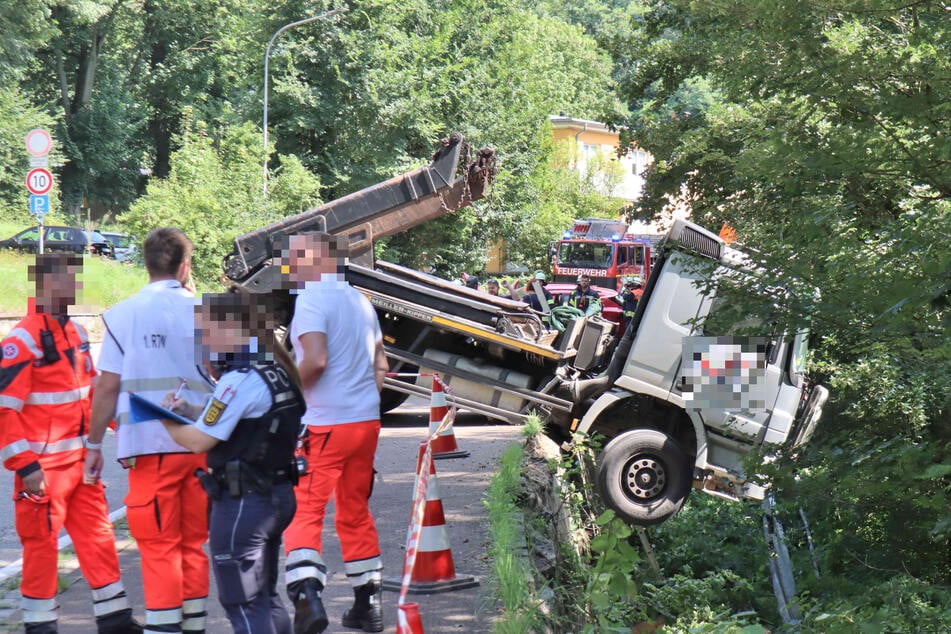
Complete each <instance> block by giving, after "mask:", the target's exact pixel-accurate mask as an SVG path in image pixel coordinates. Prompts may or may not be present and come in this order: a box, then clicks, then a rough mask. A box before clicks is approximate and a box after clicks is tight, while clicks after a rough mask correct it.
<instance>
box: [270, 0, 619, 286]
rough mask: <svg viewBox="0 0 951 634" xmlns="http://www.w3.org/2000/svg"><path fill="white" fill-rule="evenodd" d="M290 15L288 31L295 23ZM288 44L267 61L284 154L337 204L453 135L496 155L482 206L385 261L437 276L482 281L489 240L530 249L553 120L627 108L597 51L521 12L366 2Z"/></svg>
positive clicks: (495, 5) (404, 238) (461, 2)
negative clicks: (477, 275)
mask: <svg viewBox="0 0 951 634" xmlns="http://www.w3.org/2000/svg"><path fill="white" fill-rule="evenodd" d="M291 6H292V5H288V6H287V8H284V9H282V10H281V15H282V18H281V19H282V20H285V21H290V20H291V19H292V18H297V19H299V17H300V16H299V10H297V9H296V5H293V6H294V10H293V11H291V10H290V8H291ZM282 38H286V39H282V41H281V44H280V46H278V47H277V48H276V49H275V51H274V53H272V58H271V62H272V65H271V77H272V80H273V93H272V101H271V104H272V105H273V107H272V109H271V121H272V130H273V136H274V138H275V139H277V142H276V147H277V148H278V149H279V150H281V151H285V152H288V153H294V154H297V155H300V156H302V157H305V158H304V160H305V161H306V163H307V165H308V166H309V167H311V168H312V169H314V170H315V171H316V172H317V173H318V174H320V176H321V180H322V182H324V183H326V184H327V187H328V190H327V191H328V197H331V198H335V197H338V196H340V195H343V194H346V193H349V192H351V191H355V190H357V189H360V188H362V187H365V186H367V185H370V184H373V183H376V182H379V181H381V180H384V179H386V178H389V177H391V176H392V175H393V174H394V173H399V172H402V171H406V170H408V169H411V168H413V167H415V166H418V165H420V164H421V163H423V162H425V161H427V160H428V158H429V156H430V155H431V154H432V151H433V148H434V147H436V141H437V140H438V139H439V138H440V137H443V136H446V135H447V134H448V133H449V132H451V131H453V130H457V131H460V132H462V133H463V134H464V135H465V136H466V137H467V139H469V141H470V142H471V143H473V144H475V145H479V146H481V145H491V146H493V147H495V148H496V150H497V153H498V155H499V156H500V157H501V170H500V174H499V178H498V180H497V182H496V184H495V187H494V189H493V191H492V192H491V195H490V198H489V201H488V202H487V203H485V204H481V205H479V206H478V207H477V209H476V210H466V211H463V212H461V213H456V214H454V215H453V216H452V217H450V218H445V219H441V220H438V221H434V222H430V223H427V225H426V228H425V230H415V231H409V232H406V233H405V234H402V235H399V236H395V237H393V238H391V239H390V240H388V241H387V243H386V245H385V247H384V248H383V249H382V253H383V255H384V257H387V258H389V259H395V260H397V261H400V262H402V263H404V264H408V265H411V266H414V265H416V264H417V262H418V260H419V257H420V256H421V255H422V254H424V253H425V255H426V257H427V258H428V262H429V264H431V265H434V266H435V268H436V270H437V272H438V273H439V274H441V275H447V276H452V275H455V274H456V273H458V271H459V270H461V269H468V270H473V269H479V268H481V267H482V266H483V262H482V255H481V254H482V253H484V251H485V247H486V244H487V242H488V241H489V240H490V239H492V238H494V237H504V238H506V239H508V240H511V241H512V242H513V243H517V242H518V241H519V240H522V239H523V235H522V232H521V229H522V228H524V227H525V226H531V225H532V218H533V217H534V215H535V212H536V210H537V206H536V201H537V199H538V192H536V191H534V181H533V178H532V173H533V172H534V170H536V169H547V165H548V160H547V156H546V155H545V150H544V148H545V147H546V138H545V135H546V133H547V132H546V130H545V128H544V126H545V122H546V121H547V117H548V115H550V114H553V113H555V112H558V111H560V110H569V111H571V112H572V113H573V114H575V115H577V116H586V117H590V118H599V116H600V115H601V113H603V112H609V111H613V110H617V109H618V108H619V106H618V104H617V101H616V100H615V99H614V98H613V96H612V95H611V93H610V90H609V88H610V78H609V76H608V74H609V70H610V62H609V60H608V59H607V58H606V57H605V56H604V55H603V54H602V53H600V52H599V51H598V49H597V46H596V44H595V43H594V42H593V41H592V40H591V39H590V38H589V37H587V36H585V35H584V34H583V33H582V31H581V29H580V28H579V27H574V26H570V25H567V24H565V23H564V22H562V21H560V20H557V19H553V18H545V17H539V16H538V15H537V14H535V13H534V12H532V11H531V10H528V9H526V8H523V7H522V6H521V4H520V3H514V2H490V3H485V2H474V1H472V0H454V1H447V2H442V3H436V4H432V3H424V2H409V3H407V2H394V1H390V0H378V1H367V2H357V3H355V4H351V8H350V10H349V11H348V12H347V13H346V14H344V15H342V16H335V17H334V18H332V19H329V20H324V21H319V22H315V23H312V24H309V25H305V26H302V27H300V28H299V29H295V30H294V31H291V32H288V33H286V34H285V35H284V36H282ZM539 166H542V167H541V168H540V167H539ZM562 230H563V227H558V228H557V229H554V230H553V231H554V232H557V233H560V232H561V231H562ZM523 245H524V246H523V247H522V248H523V250H525V251H528V250H529V247H528V245H527V243H524V242H523ZM532 249H534V250H535V251H537V250H538V245H533V246H532Z"/></svg>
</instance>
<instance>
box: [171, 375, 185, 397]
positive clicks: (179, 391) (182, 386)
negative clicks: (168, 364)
mask: <svg viewBox="0 0 951 634" xmlns="http://www.w3.org/2000/svg"><path fill="white" fill-rule="evenodd" d="M187 385H188V381H186V380H185V379H182V382H181V383H179V384H178V389H177V390H175V393H174V394H172V401H173V402H174V401H177V400H178V399H180V398H181V397H182V390H184V389H185V387H186V386H187Z"/></svg>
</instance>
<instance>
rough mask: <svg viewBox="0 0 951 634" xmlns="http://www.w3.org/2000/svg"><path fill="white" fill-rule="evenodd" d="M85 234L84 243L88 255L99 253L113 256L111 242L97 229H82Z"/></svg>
mask: <svg viewBox="0 0 951 634" xmlns="http://www.w3.org/2000/svg"><path fill="white" fill-rule="evenodd" d="M83 233H85V234H86V243H87V248H88V250H89V254H90V255H100V256H103V257H107V258H111V257H114V256H113V249H112V242H110V241H109V240H107V239H106V237H105V236H104V235H102V234H101V233H99V232H98V231H83Z"/></svg>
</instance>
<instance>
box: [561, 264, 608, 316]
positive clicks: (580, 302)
mask: <svg viewBox="0 0 951 634" xmlns="http://www.w3.org/2000/svg"><path fill="white" fill-rule="evenodd" d="M568 305H569V306H573V307H575V308H577V309H578V310H580V311H581V313H582V314H583V315H585V316H591V315H600V314H601V296H600V295H598V292H597V291H595V290H594V289H593V288H591V277H590V276H589V275H585V274H584V273H582V274H581V275H579V276H578V286H576V287H575V290H573V291H571V295H569V296H568Z"/></svg>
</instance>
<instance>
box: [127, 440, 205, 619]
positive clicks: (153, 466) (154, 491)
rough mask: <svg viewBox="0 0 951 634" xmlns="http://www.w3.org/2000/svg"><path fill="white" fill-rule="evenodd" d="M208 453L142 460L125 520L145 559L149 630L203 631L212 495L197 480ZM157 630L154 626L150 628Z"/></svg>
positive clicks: (139, 459)
mask: <svg viewBox="0 0 951 634" xmlns="http://www.w3.org/2000/svg"><path fill="white" fill-rule="evenodd" d="M204 468H205V455H204V454H199V455H195V454H177V453H176V454H157V455H149V456H137V457H136V459H135V466H134V467H133V468H132V469H130V470H129V493H128V495H127V496H126V499H125V502H126V517H127V518H128V521H129V531H130V532H131V533H132V536H133V537H135V540H136V543H137V545H138V547H139V554H140V556H141V560H142V586H143V589H144V591H145V627H146V630H145V631H146V632H149V631H178V630H174V629H169V626H175V625H176V624H178V623H181V627H182V630H181V631H185V632H189V631H203V630H204V620H205V599H206V597H207V596H208V583H209V580H208V572H209V570H208V556H207V555H206V554H205V551H204V550H203V549H202V546H203V545H204V543H205V541H207V539H208V496H207V495H206V494H205V491H204V489H202V488H201V484H200V483H199V482H198V478H196V477H195V471H196V470H197V469H204ZM150 626H152V627H150Z"/></svg>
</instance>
